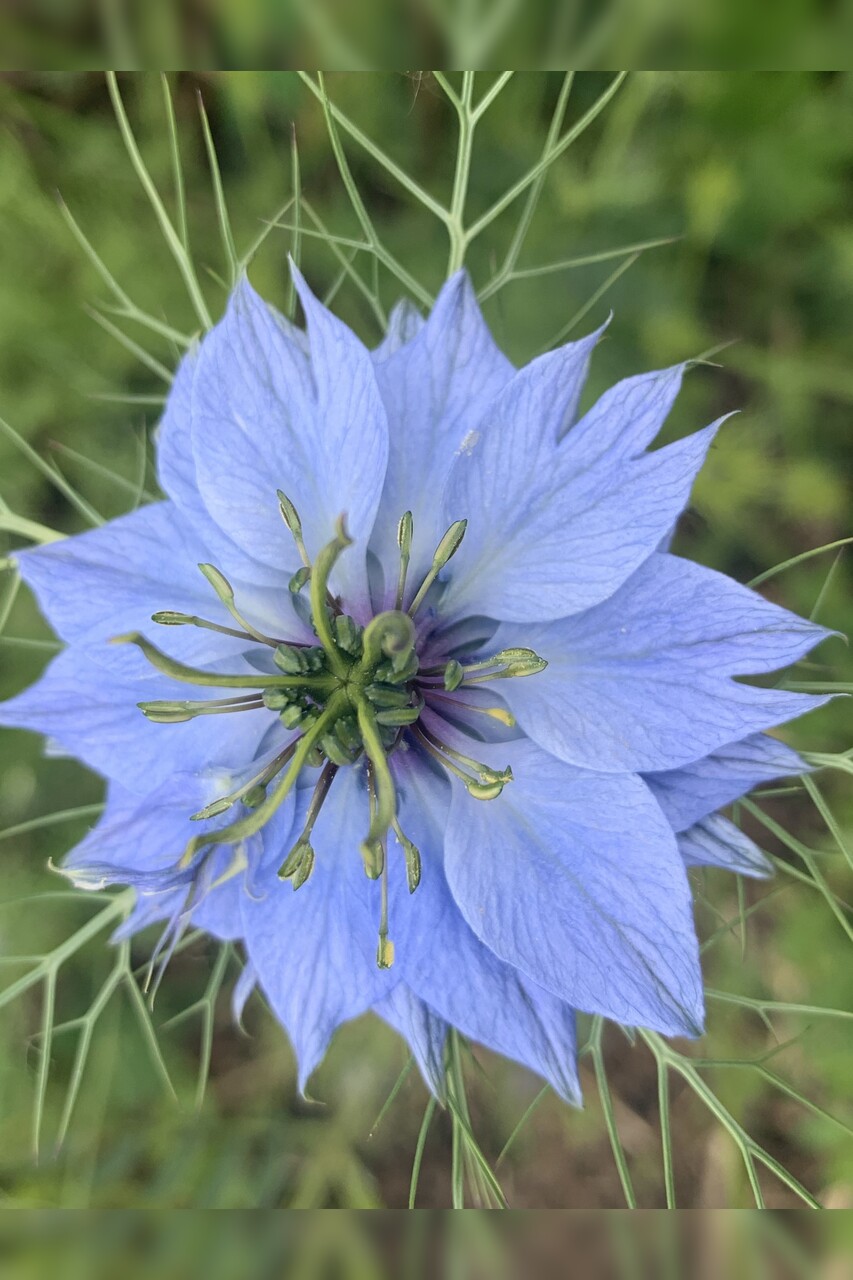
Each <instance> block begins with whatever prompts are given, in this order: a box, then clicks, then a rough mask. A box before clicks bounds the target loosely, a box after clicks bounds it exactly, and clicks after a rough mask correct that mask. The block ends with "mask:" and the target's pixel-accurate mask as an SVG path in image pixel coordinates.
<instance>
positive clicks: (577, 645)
mask: <svg viewBox="0 0 853 1280" xmlns="http://www.w3.org/2000/svg"><path fill="white" fill-rule="evenodd" d="M296 282H297V287H298V289H299V294H300V298H301V301H302V305H303V308H304V311H305V315H306V319H307V333H303V332H302V331H301V330H299V329H297V328H295V327H294V326H292V325H291V324H289V323H288V322H287V321H286V320H285V319H284V318H283V317H281V316H280V315H278V314H277V313H276V312H274V311H273V310H272V309H271V308H270V307H269V306H267V304H266V303H264V302H263V301H262V300H261V299H260V298H259V297H258V296H257V295H256V294H255V293H254V292H253V290H252V289H251V287H250V286H249V285H248V283H246V282H245V281H244V282H243V283H241V285H240V286H239V287H238V288H237V290H236V292H235V293H234V296H233V297H232V299H231V301H230V304H229V306H228V309H227V311H226V314H225V316H224V318H223V319H222V320H221V322H220V323H219V324H218V325H217V326H216V327H215V328H214V329H213V331H212V332H211V333H210V334H209V335H208V336H207V337H205V338H204V339H203V341H202V342H201V343H200V345H199V346H198V349H197V350H196V351H195V352H193V353H192V354H190V355H189V356H188V357H187V358H186V360H185V361H184V363H183V364H182V365H181V367H180V369H179V370H178V373H177V375H176V378H175V383H174V387H173V390H172V394H171V396H170V399H169V403H168V406H167V409H166V413H165V416H164V418H163V421H162V423H161V425H160V428H159V434H158V441H157V444H158V468H159V478H160V482H161V485H162V487H163V490H164V492H165V494H166V495H167V496H166V499H165V501H162V502H157V503H154V504H152V505H151V506H147V507H143V508H141V509H140V510H137V511H134V512H132V513H130V514H129V515H126V516H124V517H122V518H121V519H118V520H114V521H112V522H110V523H109V524H107V525H105V526H104V527H102V528H99V529H96V530H93V531H92V532H89V533H85V534H82V535H80V536H78V537H73V538H69V539H68V540H66V541H64V542H60V543H57V544H54V545H51V546H48V547H40V548H36V549H33V550H27V551H23V552H21V553H20V554H19V555H18V561H19V564H20V570H21V573H22V575H23V577H24V578H25V580H26V581H27V583H28V584H29V585H30V587H31V588H32V589H33V591H34V592H35V594H36V596H37V598H38V600H39V602H40V604H41V606H42V608H43V610H44V612H45V614H46V615H47V617H48V618H49V620H50V622H51V623H52V625H53V626H54V628H55V629H56V631H57V632H58V633H59V635H60V636H61V637H62V639H63V640H64V641H65V642H66V645H67V647H66V648H65V650H64V651H63V653H62V654H61V655H60V656H59V657H58V658H57V659H56V660H55V661H54V662H53V663H52V664H51V666H50V667H49V668H48V670H47V671H46V672H45V674H44V676H43V677H42V679H41V680H40V681H39V682H38V683H37V684H36V685H35V686H34V687H32V688H31V689H29V690H27V691H26V692H24V693H23V694H21V695H20V696H19V697H17V698H15V699H13V700H12V701H10V702H8V703H6V704H5V706H4V708H3V710H2V717H3V720H4V722H5V723H7V724H10V725H17V726H22V727H26V728H30V729H36V730H38V731H40V732H42V733H45V734H48V735H49V736H50V737H51V738H52V739H54V740H55V741H56V742H58V743H59V745H60V747H61V748H62V749H64V750H65V751H67V752H69V753H71V754H73V755H75V756H77V757H79V758H80V759H82V760H83V761H85V763H86V764H88V765H89V766H90V767H92V768H93V769H96V770H97V771H98V772H100V773H101V774H103V775H104V776H105V777H106V778H107V779H108V782H109V785H108V791H107V803H106V810H105V813H104V815H103V818H102V819H101V821H100V822H99V824H98V825H97V826H96V827H95V829H94V830H93V831H92V832H91V833H90V834H89V835H88V836H87V837H86V839H85V840H84V841H83V843H82V844H81V845H79V846H78V847H77V848H76V849H75V850H74V851H73V852H72V853H71V855H70V857H69V859H68V862H67V869H68V872H69V874H71V875H72V876H73V877H74V878H75V879H76V880H77V881H78V882H79V883H82V884H87V885H94V886H96V885H100V884H103V883H106V882H110V883H120V884H128V885H134V886H136V888H137V908H136V911H135V913H134V915H133V916H132V917H131V921H130V923H129V925H128V928H130V929H132V928H135V927H137V926H138V925H140V924H142V923H146V922H148V921H149V920H151V919H161V920H166V921H167V922H168V933H167V939H174V938H175V937H176V936H177V935H178V932H179V930H180V928H181V927H182V926H183V925H184V924H185V923H187V922H189V921H192V923H193V924H195V925H199V926H201V927H203V928H205V929H207V930H208V931H209V932H211V933H212V934H214V935H216V936H218V937H221V938H231V939H239V940H241V942H242V943H243V945H244V947H245V951H246V955H247V959H248V964H247V968H246V972H245V975H244V979H243V981H242V982H241V984H240V989H239V993H238V999H240V1000H242V999H244V998H245V995H246V994H247V992H248V990H249V989H250V988H251V986H252V984H253V983H254V982H255V981H256V982H258V983H259V984H260V985H261V987H262V988H263V990H264V992H265V993H266V996H267V998H268V1000H269V1002H270V1003H271V1005H272V1007H273V1008H274V1009H275V1011H276V1013H277V1015H278V1017H279V1018H280V1019H281V1021H282V1023H283V1024H284V1026H285V1027H286V1029H287V1031H288V1033H289V1035H290V1038H291V1040H292V1042H293V1044H294V1047H295V1050H296V1054H297V1057H298V1061H299V1075H300V1083H301V1084H302V1085H303V1086H304V1083H305V1081H306V1080H307V1078H308V1076H309V1074H310V1073H311V1071H312V1070H313V1069H314V1067H315V1066H316V1065H317V1063H318V1062H319V1061H320V1059H321V1058H322V1056H323V1054H324V1052H325V1050H326V1047H327V1045H328V1042H329V1039H330V1037H331V1036H332V1034H333V1032H334V1031H335V1029H336V1028H337V1027H338V1026H339V1025H340V1024H341V1023H342V1022H343V1021H345V1020H346V1019H349V1018H353V1017H355V1016H356V1015H358V1014H361V1013H363V1012H364V1011H366V1010H368V1009H372V1010H375V1011H376V1012H377V1013H378V1014H380V1015H381V1016H382V1017H383V1018H385V1019H386V1020H387V1021H388V1022H390V1023H391V1024H392V1025H393V1026H394V1027H396V1028H398V1029H399V1031H400V1032H401V1033H402V1034H403V1035H404V1036H405V1037H406V1038H407V1040H408V1041H409V1043H410V1044H411V1046H412V1049H413V1051H414V1053H415V1054H416V1056H417V1058H418V1061H419V1063H420V1065H421V1067H422V1070H423V1072H424V1074H425V1076H426V1078H427V1080H428V1081H429V1082H430V1083H431V1085H432V1086H433V1088H435V1089H436V1090H437V1091H438V1090H440V1089H441V1085H442V1075H443V1045H444V1041H445V1038H446V1034H447V1030H448V1027H455V1028H458V1029H459V1030H460V1031H461V1032H462V1033H463V1034H464V1035H465V1036H468V1037H471V1038H472V1039H473V1040H476V1041H480V1042H482V1043H483V1044H485V1045H488V1046H490V1047H491V1048H493V1049H495V1050H497V1051H499V1052H500V1053H503V1054H506V1055H508V1056H510V1057H512V1058H514V1059H517V1060H518V1061H520V1062H522V1063H525V1064H526V1065H527V1066H529V1067H531V1068H532V1069H533V1070H534V1071H537V1072H539V1073H540V1074H541V1075H543V1076H545V1077H546V1078H547V1079H548V1080H549V1081H550V1082H551V1083H552V1084H553V1086H554V1087H555V1088H556V1089H557V1090H558V1092H559V1093H561V1094H562V1095H563V1096H564V1097H566V1098H568V1099H572V1100H576V1099H577V1098H578V1096H579V1089H578V1080H577V1073H576V1066H575V1011H576V1010H582V1011H584V1012H587V1013H594V1014H601V1015H604V1016H606V1017H608V1018H613V1019H616V1020H618V1021H619V1022H621V1023H624V1024H628V1025H635V1026H644V1027H650V1028H655V1029H657V1030H659V1031H661V1032H663V1033H665V1034H668V1035H690V1036H693V1035H698V1034H699V1033H700V1031H701V1029H702V1024H703V1001H702V981H701V974H700V969H699V959H698V946H697V939H696V933H695V929H694V924H693V917H692V910H691V896H690V887H689V883H688V878H687V871H686V868H687V866H690V865H693V864H709V865H718V866H724V867H730V868H732V869H733V870H736V871H740V872H742V873H745V874H752V875H762V874H765V873H766V870H767V868H766V864H765V862H764V859H763V856H762V855H761V853H760V852H759V851H758V849H757V848H756V847H755V846H754V845H753V844H752V843H751V842H750V841H749V840H748V839H747V838H746V837H745V836H743V835H742V834H741V832H740V831H739V830H738V829H737V828H736V827H735V826H734V825H733V824H732V823H730V822H729V821H728V820H727V819H726V818H724V817H721V816H719V815H718V813H717V810H719V809H720V808H721V807H722V806H724V805H726V804H728V803H730V802H731V801H732V800H734V799H736V798H737V797H738V796H740V795H742V794H743V793H744V792H746V791H748V790H749V789H750V788H751V787H752V786H754V785H756V784H757V783H758V782H761V781H763V780H765V779H769V778H773V777H778V776H780V775H784V774H792V773H797V772H800V771H802V769H803V767H804V766H803V764H802V762H801V761H800V759H799V758H798V757H797V756H796V755H795V753H794V752H792V751H790V750H789V749H788V748H786V747H784V746H783V745H781V744H780V743H779V742H777V741H775V740H774V739H773V738H771V737H768V736H767V735H766V733H765V731H766V730H767V729H768V728H770V727H771V726H774V725H778V724H780V723H782V722H783V721H786V720H788V719H790V718H792V717H795V716H798V715H800V714H802V713H803V712H804V711H806V710H809V709H810V708H812V707H814V706H816V705H818V704H819V703H820V701H821V699H819V698H813V697H808V696H806V695H803V694H797V693H790V692H785V691H782V690H780V689H778V688H767V687H757V686H754V685H751V684H747V683H745V682H744V681H743V680H742V679H741V677H743V676H747V675H763V674H765V673H767V672H770V671H774V670H776V669H777V668H779V667H782V666H784V665H786V664H788V663H790V662H793V661H796V660H797V659H799V658H801V657H802V656H803V655H804V654H805V653H806V652H807V651H808V650H809V649H811V648H812V646H814V645H815V644H816V643H817V642H818V641H820V640H821V639H823V638H824V636H825V635H826V632H824V631H823V630H822V629H821V628H820V627H817V626H814V625H812V624H811V623H809V622H806V621H803V620H802V619H800V618H798V617H796V616H794V615H793V614H791V613H788V612H786V611H785V610H784V609H781V608H778V607H777V606H775V605H773V604H770V603H768V602H767V601H765V600H764V599H762V598H761V597H760V596H758V595H756V594H754V593H753V592H752V591H749V590H747V589H746V588H744V587H741V586H739V585H738V584H737V583H735V582H733V581H731V580H730V579H728V578H726V577H723V576H722V575H720V574H718V573H714V572H712V571H711V570H709V569H705V568H702V567H701V566H699V565H696V564H692V563H690V562H688V561H685V560H683V559H680V558H678V557H677V556H674V555H672V554H670V553H669V552H668V551H667V550H665V549H664V548H665V547H666V546H667V545H668V539H669V535H670V533H671V531H672V529H673V526H674V524H675V522H676V520H677V518H678V515H679V513H680V512H681V511H682V510H683V508H684V507H685V505H686V503H687V501H688V498H689V494H690V490H691V486H692V484H693V480H694V478H695V476H696V473H697V471H698V470H699V468H700V467H701V465H702V462H703V459H704V457H705V454H706V452H707V450H708V448H709V446H710V445H711V443H712V441H713V439H714V437H715V435H716V433H717V430H718V427H719V425H720V424H719V423H714V424H713V425H712V426H710V427H707V428H706V429H705V430H703V431H699V432H697V433H696V434H694V435H690V436H687V437H686V438H685V439H682V440H679V441H677V442H676V443H675V444H670V445H668V446H666V447H663V448H656V449H651V448H650V446H651V445H652V443H653V442H654V440H655V437H656V435H657V434H658V432H659V430H660V428H661V425H662V424H663V422H664V419H665V418H666V416H667V414H668V412H669V410H670V408H671V406H672V404H673V401H674V400H675V397H676V395H677V392H678V389H679V385H680V383H681V379H682V375H683V372H684V368H683V366H678V367H676V368H672V369H665V370H663V371H660V372H655V373H649V374H643V375H640V376H638V377H633V378H628V379H626V380H625V381H623V382H620V383H619V384H618V385H616V386H615V387H613V388H612V389H611V390H610V391H608V392H606V393H605V394H604V395H603V396H602V397H601V399H600V400H599V401H598V402H597V403H596V404H595V405H594V406H593V407H592V408H591V409H590V410H589V412H587V413H586V414H584V415H583V416H582V417H579V416H578V403H579V398H580V395H581V390H582V387H583V384H584V379H585V376H586V371H587V365H588V361H589V359H590V356H591V353H592V350H593V348H594V346H595V343H596V341H597V339H598V337H599V333H593V334H592V335H590V336H589V337H586V338H583V339H582V340H581V341H579V342H575V343H571V344H569V345H568V346H565V347H562V348H561V349H560V350H558V351H554V352H552V353H549V354H547V355H544V356H542V357H540V358H539V359H536V360H533V361H532V362H531V363H530V364H528V365H526V366H525V367H524V368H522V369H520V370H516V369H515V368H514V367H513V366H512V365H511V364H510V363H509V361H508V360H507V359H506V358H505V357H504V356H503V355H502V354H501V352H500V351H499V350H498V348H497V347H496V346H495V344H494V342H493V341H492V338H491V336H490V334H489V332H488V330H487V328H486V326H485V324H484V322H483V319H482V316H481V314H480V312H479V309H478V307H477V303H476V300H475V297H474V294H473V292H472V289H471V285H470V283H469V281H468V278H467V277H466V276H465V275H464V274H460V275H457V276H455V277H454V278H453V279H452V280H450V281H449V282H448V284H447V285H446V286H445V287H444V289H443V290H442V292H441V294H440V295H439V297H438V299H437V301H436V303H435V306H434V308H433V310H432V313H431V314H430V316H429V317H428V319H426V320H423V319H421V317H420V316H419V315H417V314H416V313H415V312H414V311H413V310H412V309H411V308H410V307H407V306H401V307H398V308H397V309H396V311H395V312H394V313H393V315H392V320H391V324H390V328H389V333H388V335H387V337H386V339H385V341H384V342H383V343H382V345H381V346H380V347H379V348H378V350H376V351H374V352H372V353H371V352H369V351H368V350H367V349H366V348H365V347H364V346H363V345H362V344H361V342H360V341H359V340H358V339H357V338H356V337H355V335H354V334H353V333H352V332H351V331H350V330H349V329H348V328H347V327H346V326H345V325H343V324H342V323H341V322H340V321H338V320H337V319H336V318H335V317H334V316H333V315H332V314H331V313H330V312H329V311H328V310H326V309H325V308H324V307H323V306H322V305H321V304H320V303H319V302H318V301H317V300H316V299H315V298H314V296H313V295H312V294H311V292H310V291H309V290H308V288H307V286H306V285H305V283H304V281H303V280H302V279H301V277H300V276H299V275H298V273H297V275H296ZM342 513H346V514H345V517H344V516H343V514H342ZM199 570H201V572H200V571H199ZM160 636H165V640H164V641H163V642H162V644H161V642H160V640H159V639H157V637H160ZM117 637H118V638H119V639H120V640H124V641H127V642H128V643H123V644H116V643H113V642H112V641H114V640H115V639H116V638H117ZM155 640H156V643H155Z"/></svg>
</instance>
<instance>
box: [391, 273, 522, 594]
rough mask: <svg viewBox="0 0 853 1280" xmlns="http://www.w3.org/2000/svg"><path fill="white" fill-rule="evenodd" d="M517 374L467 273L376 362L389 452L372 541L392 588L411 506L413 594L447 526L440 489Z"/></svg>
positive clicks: (447, 287)
mask: <svg viewBox="0 0 853 1280" xmlns="http://www.w3.org/2000/svg"><path fill="white" fill-rule="evenodd" d="M514 372H515V371H514V369H513V366H512V365H511V364H510V362H509V361H508V360H507V358H506V356H504V355H503V354H502V353H501V352H500V351H499V350H498V348H497V347H496V346H495V343H494V341H493V340H492V336H491V334H490V333H489V331H488V329H487V328H486V325H485V322H484V320H483V317H482V315H481V313H480V308H479V306H478V305H477V299H476V296H475V294H474V290H473V288H472V286H471V281H470V280H469V278H468V275H467V273H466V272H464V271H460V272H459V273H458V274H457V275H455V276H453V277H452V279H451V280H449V281H448V282H447V284H446V285H445V286H444V288H443V289H442V290H441V292H440V294H439V295H438V298H437V299H436V301H435V305H434V307H433V309H432V312H431V313H430V315H429V317H428V319H427V321H426V323H425V324H422V327H421V328H420V329H419V331H418V333H417V335H416V336H415V337H414V338H413V339H410V340H409V341H408V342H406V343H405V344H402V345H398V346H397V349H396V351H394V353H393V354H391V355H390V356H386V357H385V358H384V359H383V360H382V361H381V362H380V364H379V365H378V366H377V370H376V376H377V380H378V382H379V389H380V391H381V394H382V399H383V402H384V404H385V409H386V412H387V414H388V430H389V452H388V471H387V475H386V478H385V488H384V492H383V495H382V507H381V510H380V514H379V518H378V521H377V525H376V528H375V530H374V535H373V539H372V543H371V545H372V549H373V550H374V551H375V552H376V554H377V556H378V557H379V560H380V562H381V563H382V564H383V567H384V568H385V571H386V573H387V574H388V575H389V579H388V581H389V589H390V587H391V585H392V584H393V583H394V582H396V577H395V569H396V565H397V563H398V555H399V553H398V550H397V541H396V534H397V522H398V521H399V519H400V517H401V516H402V515H403V513H404V512H405V511H411V512H412V516H413V520H414V539H413V544H412V560H411V564H410V568H409V585H410V588H411V594H414V592H415V591H416V590H417V588H418V586H419V585H420V582H421V580H422V578H423V576H424V574H425V572H426V570H427V569H428V568H429V565H430V563H431V561H432V555H433V552H434V551H435V548H436V545H437V544H438V540H439V538H440V537H441V536H442V534H443V533H444V531H445V529H446V528H447V524H441V517H442V511H441V494H442V491H443V489H444V485H445V482H446V480H447V476H448V474H449V472H450V469H451V466H452V464H453V460H454V457H455V455H456V453H457V452H458V451H459V450H465V449H467V448H469V447H470V445H471V442H472V441H473V439H474V438H475V432H476V429H477V428H478V427H479V426H480V419H481V417H482V413H483V407H484V404H489V403H490V402H491V401H492V400H493V399H494V397H495V396H497V395H498V393H499V392H500V390H501V389H502V388H503V387H504V386H505V385H506V384H507V383H508V382H509V381H510V379H511V378H512V376H513V373H514ZM447 523H448V524H449V523H450V522H449V521H448V522H447ZM386 603H388V601H387V600H386Z"/></svg>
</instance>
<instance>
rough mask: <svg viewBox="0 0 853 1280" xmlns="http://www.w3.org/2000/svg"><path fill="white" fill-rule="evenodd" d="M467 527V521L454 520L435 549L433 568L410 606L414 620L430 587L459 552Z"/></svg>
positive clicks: (410, 614) (410, 613) (409, 609)
mask: <svg viewBox="0 0 853 1280" xmlns="http://www.w3.org/2000/svg"><path fill="white" fill-rule="evenodd" d="M467 527H468V521H467V520H454V522H453V524H452V525H451V526H450V528H449V529H448V530H447V533H446V534H445V535H444V537H443V538H442V539H441V542H439V544H438V546H437V547H436V549H435V555H434V556H433V558H432V568H431V569H430V571H429V573H428V574H427V576H426V577H425V578H424V580H423V582H422V583H421V585H420V587H419V589H418V593H417V595H416V596H415V598H414V600H413V601H412V603H411V604H410V605H409V608H408V613H409V616H410V617H412V618H413V617H414V616H415V614H416V613H417V611H418V609H419V608H420V607H421V605H422V604H423V602H424V599H425V598H426V594H427V592H428V591H429V589H430V587H431V586H432V584H433V583H434V582H435V580H436V578H437V577H438V575H439V574H440V573H441V571H442V569H443V568H444V566H445V565H446V564H447V562H448V561H449V560H450V559H451V558H452V557H453V556H454V555H455V554H456V552H457V551H458V550H459V546H460V544H461V542H462V539H463V538H464V537H465V530H466V529H467Z"/></svg>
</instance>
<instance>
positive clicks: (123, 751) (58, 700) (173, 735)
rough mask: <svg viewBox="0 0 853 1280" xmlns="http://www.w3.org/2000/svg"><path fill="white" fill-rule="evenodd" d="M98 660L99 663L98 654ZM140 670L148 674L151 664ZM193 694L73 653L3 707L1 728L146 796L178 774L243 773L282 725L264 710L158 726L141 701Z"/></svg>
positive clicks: (202, 695) (198, 693)
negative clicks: (56, 747) (44, 739)
mask: <svg viewBox="0 0 853 1280" xmlns="http://www.w3.org/2000/svg"><path fill="white" fill-rule="evenodd" d="M92 652H93V653H94V655H95V657H97V655H98V650H97V649H93V651H92ZM139 657H140V658H142V655H141V654H140V655H139ZM139 669H140V673H147V670H148V668H147V665H146V664H145V661H144V659H142V661H141V663H140V668H139ZM189 689H190V686H188V685H186V684H178V683H177V681H174V680H170V679H168V678H167V677H165V676H161V675H156V676H155V677H153V678H151V679H132V678H130V676H127V675H124V674H120V673H119V672H116V671H110V670H108V669H107V668H105V667H104V666H102V665H101V664H100V663H99V662H97V661H95V660H93V658H91V657H90V656H89V653H88V652H86V653H83V652H81V651H80V650H77V649H66V650H65V651H64V652H63V653H61V654H59V656H58V657H56V658H54V660H53V662H51V664H50V666H49V667H48V668H47V670H46V671H45V673H44V675H42V677H41V679H40V680H38V681H37V682H36V683H35V684H34V685H31V686H30V687H29V688H28V689H25V690H24V692H23V693H20V694H18V696H17V697H16V698H11V699H10V700H9V701H8V702H3V703H0V724H2V725H7V726H8V727H10V728H16V729H31V730H34V731H35V732H36V733H43V734H46V735H47V736H48V737H51V738H55V739H56V740H57V741H58V742H59V744H60V745H61V746H62V748H63V749H64V750H65V751H67V752H68V753H69V754H71V755H75V756H78V757H79V758H80V759H81V760H82V761H83V762H84V763H85V764H87V765H89V767H90V768H92V769H95V770H97V772H98V773H101V774H103V775H104V776H105V777H107V778H113V779H114V780H115V781H117V782H120V783H121V784H122V786H124V787H125V788H126V789H127V790H128V791H134V792H137V793H138V794H140V795H147V794H148V793H149V792H150V791H152V790H153V789H154V788H155V787H157V786H158V785H159V784H160V783H162V782H165V781H166V780H167V779H168V778H169V777H171V775H172V774H175V773H197V772H203V771H204V770H206V769H208V768H211V767H216V766H221V767H223V768H226V769H242V768H244V767H245V765H246V763H247V761H250V760H252V759H254V756H255V753H256V751H257V749H258V746H259V744H260V742H261V739H262V738H263V735H264V733H265V731H266V730H267V729H268V728H269V727H270V724H274V723H275V713H274V712H270V711H266V710H265V709H263V710H260V711H247V712H244V713H242V714H240V715H226V716H200V717H198V718H196V719H195V720H190V721H188V722H186V723H185V724H153V723H152V722H151V721H150V720H147V719H146V718H145V716H144V715H143V714H142V712H141V711H140V710H139V708H138V706H137V703H138V702H140V701H142V700H149V699H174V698H186V697H187V696H188V690H189ZM221 692H222V690H217V689H209V688H204V689H196V688H192V689H191V691H190V693H189V696H190V697H192V698H194V699H198V700H201V701H203V700H205V699H206V698H208V697H215V696H216V695H217V694H221Z"/></svg>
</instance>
